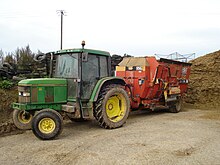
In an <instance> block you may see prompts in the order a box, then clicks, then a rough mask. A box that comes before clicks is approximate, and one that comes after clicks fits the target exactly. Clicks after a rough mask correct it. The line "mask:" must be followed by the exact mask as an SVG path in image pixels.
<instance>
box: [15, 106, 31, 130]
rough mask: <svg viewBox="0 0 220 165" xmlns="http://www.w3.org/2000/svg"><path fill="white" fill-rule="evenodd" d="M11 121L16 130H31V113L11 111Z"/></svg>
mask: <svg viewBox="0 0 220 165" xmlns="http://www.w3.org/2000/svg"><path fill="white" fill-rule="evenodd" d="M12 119H13V122H14V124H15V126H16V127H17V128H19V129H22V130H26V129H31V123H32V119H33V115H32V114H31V113H29V112H25V111H21V110H16V109H15V110H14V111H13V115H12Z"/></svg>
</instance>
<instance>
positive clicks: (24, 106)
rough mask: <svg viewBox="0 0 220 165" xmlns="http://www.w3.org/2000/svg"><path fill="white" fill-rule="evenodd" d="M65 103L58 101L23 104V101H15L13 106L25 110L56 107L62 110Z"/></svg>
mask: <svg viewBox="0 0 220 165" xmlns="http://www.w3.org/2000/svg"><path fill="white" fill-rule="evenodd" d="M63 104H64V103H56V104H51V103H50V104H33V103H32V104H22V103H13V104H12V107H13V109H17V110H25V111H30V110H40V109H47V108H48V109H54V110H57V111H60V110H61V109H62V105H63Z"/></svg>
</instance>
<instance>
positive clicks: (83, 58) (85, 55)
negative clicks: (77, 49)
mask: <svg viewBox="0 0 220 165" xmlns="http://www.w3.org/2000/svg"><path fill="white" fill-rule="evenodd" d="M82 61H83V62H87V61H88V53H87V52H83V53H82Z"/></svg>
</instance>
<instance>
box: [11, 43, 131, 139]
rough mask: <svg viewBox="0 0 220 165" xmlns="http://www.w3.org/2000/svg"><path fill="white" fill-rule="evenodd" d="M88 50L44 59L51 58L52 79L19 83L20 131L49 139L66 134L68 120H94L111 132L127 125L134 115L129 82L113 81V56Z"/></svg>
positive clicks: (16, 105) (15, 118)
mask: <svg viewBox="0 0 220 165" xmlns="http://www.w3.org/2000/svg"><path fill="white" fill-rule="evenodd" d="M84 45H85V43H84V42H83V43H82V48H79V49H68V50H59V51H56V52H50V53H47V54H44V55H42V57H46V56H49V57H50V59H51V60H50V61H51V65H50V75H51V78H39V79H26V80H22V81H20V82H19V83H18V92H19V101H18V103H13V108H14V112H13V121H14V123H15V125H16V126H17V127H18V128H20V129H32V131H33V133H34V134H35V136H36V137H38V138H39V139H42V140H49V139H54V138H56V137H57V136H58V135H59V134H60V133H61V132H62V128H63V116H68V117H69V118H70V119H71V120H73V121H83V120H88V119H93V118H95V119H96V120H97V121H98V123H99V125H100V126H101V127H103V128H107V129H112V128H118V127H121V126H122V125H123V124H124V123H125V121H126V119H127V117H128V114H129V111H130V101H129V97H128V94H127V92H126V91H125V84H126V83H125V81H124V80H123V79H122V78H118V77H112V76H111V74H112V73H111V62H110V61H111V57H110V54H109V53H108V52H105V51H99V50H91V49H84ZM54 61H55V64H54ZM53 66H55V69H53Z"/></svg>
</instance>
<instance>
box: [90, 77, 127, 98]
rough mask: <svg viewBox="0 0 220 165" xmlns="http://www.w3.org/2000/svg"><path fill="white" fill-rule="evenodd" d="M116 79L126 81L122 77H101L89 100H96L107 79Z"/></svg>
mask: <svg viewBox="0 0 220 165" xmlns="http://www.w3.org/2000/svg"><path fill="white" fill-rule="evenodd" d="M114 80H120V81H123V82H124V80H123V79H122V78H120V77H104V78H102V79H100V80H99V81H98V82H97V83H96V86H95V88H94V89H93V92H92V95H91V97H90V100H89V101H90V102H94V101H96V99H97V96H98V94H99V91H100V89H101V87H102V85H103V84H104V83H105V82H106V81H114Z"/></svg>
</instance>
